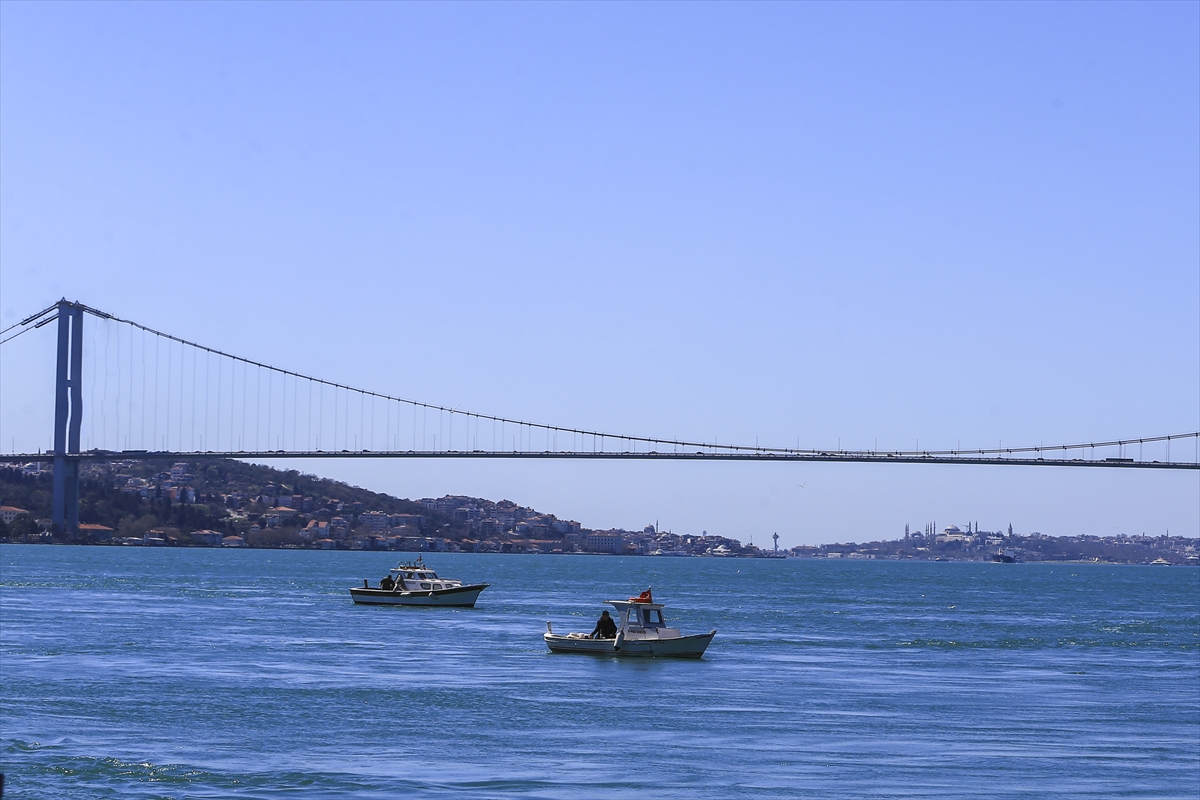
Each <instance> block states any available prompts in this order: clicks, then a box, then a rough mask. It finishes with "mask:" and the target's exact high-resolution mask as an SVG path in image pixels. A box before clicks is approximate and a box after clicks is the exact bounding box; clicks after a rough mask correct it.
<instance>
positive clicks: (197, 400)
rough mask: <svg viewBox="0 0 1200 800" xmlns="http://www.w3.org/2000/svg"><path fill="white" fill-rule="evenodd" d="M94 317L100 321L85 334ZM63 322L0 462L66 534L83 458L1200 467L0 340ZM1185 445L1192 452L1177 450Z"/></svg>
mask: <svg viewBox="0 0 1200 800" xmlns="http://www.w3.org/2000/svg"><path fill="white" fill-rule="evenodd" d="M85 315H87V316H90V317H92V320H93V321H92V323H90V324H89V325H88V326H87V331H85V326H84V324H83V319H84V316H85ZM56 320H57V322H58V347H57V372H56V381H55V398H54V432H53V445H52V446H51V447H50V448H47V449H46V451H44V452H43V451H38V452H15V451H16V448H15V447H14V452H11V453H7V454H3V455H0V463H3V462H8V463H20V462H35V461H42V462H44V461H47V460H52V461H53V464H54V500H53V514H52V519H53V522H54V524H55V525H56V526H58V529H59V530H64V531H67V532H73V531H76V530H77V529H78V525H79V477H80V464H81V463H82V462H84V461H87V460H122V459H137V460H148V459H160V460H194V459H203V458H259V459H263V458H271V459H282V458H460V459H461V458H505V459H514V458H516V459H519V458H538V459H554V458H558V459H642V460H656V459H658V460H702V461H775V462H791V461H820V462H860V463H861V462H866V463H883V464H990V465H1003V466H1058V467H1089V468H1114V467H1115V468H1122V469H1191V470H1195V469H1200V431H1194V432H1190V433H1182V434H1170V435H1160V436H1141V437H1131V438H1126V439H1106V440H1102V441H1091V442H1078V443H1075V444H1062V445H1050V446H1045V445H1037V446H1025V447H1003V446H1002V445H1001V446H998V447H995V448H981V449H972V450H959V449H955V450H919V449H917V450H891V451H879V450H843V449H841V448H840V447H839V448H837V449H802V448H800V447H795V448H792V447H766V446H759V445H757V444H756V445H754V446H750V445H739V444H719V443H717V442H699V441H692V440H683V439H673V438H660V437H652V436H633V435H629V434H617V433H607V432H603V431H597V430H591V429H584V428H571V427H566V426H560V425H551V424H545V423H536V422H529V421H526V420H516V419H510V418H507V417H501V416H495V415H490V414H481V413H477V412H472V411H465V410H462V409H459V408H446V407H444V406H439V405H435V404H432V403H424V402H421V401H417V400H411V399H405V398H400V397H394V396H391V395H387V394H382V393H379V392H372V391H369V390H366V389H359V388H355V387H352V386H347V385H344V384H340V383H337V382H334V381H328V380H324V379H321V378H317V377H314V376H310V375H304V374H301V373H298V372H295V371H292V370H287V369H281V368H278V367H274V366H271V365H269V364H265V363H262V362H258V361H254V360H251V359H248V358H243V357H241V356H236V355H233V354H230V353H225V352H222V351H220V350H216V349H214V348H211V347H206V346H204V345H201V344H198V343H196V342H191V341H188V340H186V339H183V338H180V337H177V336H172V335H170V334H168V333H163V332H162V331H157V330H154V329H152V328H149V327H147V326H145V325H141V324H139V323H137V322H133V321H131V320H126V319H121V318H119V317H117V316H114V315H112V314H108V313H105V312H103V311H99V310H97V309H94V308H90V307H89V306H86V305H83V304H82V303H77V302H71V301H68V300H65V299H64V300H60V301H59V302H58V303H55V304H54V305H52V306H49V307H47V308H45V309H43V310H42V311H39V312H38V313H37V314H34V315H32V316H30V317H27V318H26V319H24V320H22V321H21V322H19V323H17V324H15V325H12V326H10V327H8V328H7V329H5V330H3V331H0V345H3V344H7V343H9V342H11V341H13V340H14V339H16V338H18V337H20V336H23V335H24V334H26V333H29V332H30V331H34V330H38V329H41V328H44V327H46V326H48V325H50V323H52V322H54V321H56ZM85 352H86V355H87V356H88V358H87V359H86V360H85V358H84V356H85ZM85 386H86V387H87V389H88V392H87V395H88V397H89V402H88V404H87V408H86V409H85V405H84V400H83V398H84V394H85V393H84V388H85ZM97 394H98V395H99V396H98V397H97ZM85 412H86V413H85ZM85 417H86V419H85ZM1181 440H1184V441H1181ZM1187 440H1190V444H1191V447H1186V446H1185V447H1183V448H1181V447H1180V445H1186V444H1187V443H1188V442H1187ZM1135 445H1136V451H1135V450H1134V446H1135ZM1172 445H1174V446H1175V453H1176V455H1179V454H1180V452H1181V450H1183V451H1184V452H1185V453H1188V451H1190V453H1188V454H1190V455H1193V459H1192V460H1191V461H1181V460H1172V458H1171V449H1172ZM1135 452H1136V457H1135Z"/></svg>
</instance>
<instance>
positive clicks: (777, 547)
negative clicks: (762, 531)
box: [771, 533, 779, 555]
mask: <svg viewBox="0 0 1200 800" xmlns="http://www.w3.org/2000/svg"><path fill="white" fill-rule="evenodd" d="M771 538H772V539H774V540H775V555H779V534H778V533H773V534H771Z"/></svg>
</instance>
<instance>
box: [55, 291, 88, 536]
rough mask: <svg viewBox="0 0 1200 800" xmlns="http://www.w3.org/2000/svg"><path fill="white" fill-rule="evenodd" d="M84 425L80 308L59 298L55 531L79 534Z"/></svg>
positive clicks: (81, 317)
mask: <svg viewBox="0 0 1200 800" xmlns="http://www.w3.org/2000/svg"><path fill="white" fill-rule="evenodd" d="M82 424H83V307H82V306H80V305H78V304H76V303H71V302H68V301H67V300H66V299H65V298H64V299H62V300H60V301H58V371H57V375H56V379H55V390H54V499H53V508H52V510H51V521H52V522H53V523H54V526H55V530H59V531H63V532H65V533H66V534H67V535H68V536H71V537H72V538H74V537H75V536H76V535H78V533H79V429H80V427H81V425H82Z"/></svg>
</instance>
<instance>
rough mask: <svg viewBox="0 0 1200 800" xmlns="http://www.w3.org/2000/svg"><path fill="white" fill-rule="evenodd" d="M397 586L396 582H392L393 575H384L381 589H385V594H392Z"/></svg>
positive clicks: (380, 585)
mask: <svg viewBox="0 0 1200 800" xmlns="http://www.w3.org/2000/svg"><path fill="white" fill-rule="evenodd" d="M395 586H396V582H395V581H393V580H392V576H391V575H384V576H383V580H381V581H380V582H379V588H380V589H383V590H384V591H385V592H390V591H391V590H392V589H393V588H395Z"/></svg>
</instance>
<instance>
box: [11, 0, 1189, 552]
mask: <svg viewBox="0 0 1200 800" xmlns="http://www.w3.org/2000/svg"><path fill="white" fill-rule="evenodd" d="M63 295H66V296H67V297H69V298H71V299H78V300H80V301H82V302H85V303H87V304H89V305H92V306H95V307H98V308H102V309H105V310H108V311H111V312H113V313H117V314H120V315H121V316H125V317H129V318H133V319H136V320H138V321H140V322H143V323H145V324H148V325H151V326H153V327H156V328H159V329H163V330H168V331H170V332H172V333H176V334H178V335H181V336H185V337H187V338H190V339H194V340H199V341H202V342H205V343H208V344H211V345H212V346H214V347H218V348H221V349H225V350H229V351H233V352H236V353H239V354H242V355H245V356H248V357H251V358H258V359H261V360H264V361H268V362H271V363H276V364H279V365H280V366H284V367H288V368H292V369H296V370H299V371H305V372H309V373H316V374H318V375H321V376H323V377H328V378H329V379H332V380H337V381H342V382H345V383H350V384H353V385H358V386H364V387H366V388H370V389H375V390H377V391H381V392H386V393H390V394H396V395H400V396H405V397H414V398H418V399H420V400H425V401H428V402H432V403H436V404H441V405H445V406H448V407H458V408H466V409H471V410H477V411H480V412H484V413H491V414H499V415H506V416H512V417H518V418H523V419H533V420H537V421H544V422H548V423H555V424H563V425H568V426H578V427H589V428H598V429H605V430H617V431H622V432H627V433H631V434H646V435H656V436H679V437H685V438H693V439H711V438H713V437H718V438H719V439H720V440H721V441H740V442H745V443H753V442H754V441H755V439H756V437H757V439H758V440H759V441H761V442H762V443H764V444H779V445H784V446H786V445H794V444H795V443H796V442H797V440H799V442H800V443H801V445H802V446H804V447H836V446H837V444H838V442H839V440H840V442H841V445H842V446H843V447H847V448H869V447H874V446H875V442H876V440H877V441H878V447H879V448H880V449H911V448H913V447H915V446H916V443H917V442H918V440H919V441H920V443H921V446H922V448H926V447H931V448H932V447H938V448H941V447H945V448H951V447H955V446H958V445H959V443H961V446H962V447H964V448H968V447H989V446H995V445H996V444H998V443H999V442H1001V441H1003V442H1004V443H1005V444H1013V445H1017V444H1038V443H1041V442H1044V443H1047V444H1048V443H1060V442H1067V441H1076V440H1096V439H1107V438H1116V437H1131V436H1144V435H1154V434H1159V433H1174V432H1182V431H1190V430H1196V429H1198V428H1200V4H1197V3H1194V2H1192V3H1185V2H1175V3H1153V2H1140V3H1128V4H1122V3H1091V4H1088V3H1053V4H1049V3H1048V4H1034V3H997V4H988V3H959V4H950V3H931V4H902V3H880V4H871V3H848V4H820V3H803V4H800V3H796V4H784V3H770V4H753V3H737V4H719V3H705V4H685V3H670V4H649V3H639V4H613V3H603V4H602V3H594V4H546V3H538V4H532V3H531V4H503V3H488V4H468V3H454V4H415V3H404V4H399V3H396V4H386V3H364V4H354V3H338V4H320V3H305V4H288V3H261V4H253V3H219V4H218V3H213V4H205V3H157V4H155V3H137V4H107V3H19V2H3V3H0V322H2V323H3V324H4V325H8V324H11V323H12V322H14V321H16V320H18V319H20V318H21V317H22V316H24V315H26V314H28V313H31V312H32V311H35V310H37V309H39V308H42V307H44V306H46V305H48V304H50V303H51V302H53V301H55V300H57V299H58V298H59V297H60V296H63ZM32 336H33V334H31V335H30V336H29V337H24V338H23V339H22V340H20V342H21V344H20V345H18V344H17V343H14V344H13V345H6V346H5V354H4V363H3V364H2V367H3V383H4V387H3V389H4V395H5V396H4V408H3V413H2V414H0V416H2V417H3V419H0V425H3V428H4V430H0V441H3V443H4V447H5V449H8V448H9V446H10V444H11V442H12V441H13V440H15V439H22V440H23V438H30V437H32V438H31V440H30V441H31V446H40V445H42V439H41V438H39V437H40V436H41V434H40V433H30V431H40V430H41V428H40V427H39V426H41V423H40V422H38V421H37V420H38V419H40V417H39V414H42V413H43V412H44V410H45V409H44V403H45V402H48V396H46V395H45V393H44V392H42V391H41V387H43V386H44V381H45V380H46V379H47V378H48V376H49V368H48V365H47V364H45V363H43V362H41V361H39V360H38V358H40V355H39V356H37V357H35V355H31V353H34V351H35V350H36V349H37V346H26V345H24V342H25V340H26V339H30V338H31V337H32ZM21 347H23V348H25V349H20V348H21ZM10 348H13V350H12V352H9V351H10ZM37 352H39V353H40V352H41V351H37ZM38 370H44V371H45V372H46V376H42V375H41V374H40V373H38ZM35 373H37V374H35ZM33 386H36V387H38V392H40V394H39V393H38V392H31V391H25V390H26V388H27V387H33ZM22 392H24V394H22ZM48 437H49V433H48V431H47V432H46V434H45V437H44V438H48ZM18 449H21V447H20V443H19V442H18ZM1173 455H1175V456H1176V457H1178V453H1174V454H1173ZM303 468H305V469H307V470H309V471H313V472H319V473H322V474H327V475H330V476H333V477H340V478H344V479H348V480H350V481H352V482H355V483H358V484H360V485H363V486H366V487H368V488H373V489H377V490H381V491H388V492H392V493H395V494H399V495H402V496H411V497H421V496H427V495H435V496H438V495H442V494H446V493H452V494H473V495H478V496H484V497H490V498H492V499H500V498H502V497H504V498H509V499H512V500H515V501H517V502H520V503H524V504H528V505H533V506H536V507H537V508H539V509H541V510H544V511H549V512H553V513H556V514H558V515H559V516H561V517H567V518H574V519H578V520H579V521H581V522H582V523H583V524H584V525H586V526H590V527H609V526H619V527H628V528H637V527H641V526H643V525H645V524H647V523H649V522H653V521H655V520H658V521H659V522H660V523H661V525H662V527H663V528H671V529H673V530H675V531H677V532H689V533H699V532H700V531H701V530H707V531H709V532H710V533H720V534H723V535H729V536H734V537H737V538H740V539H743V540H748V539H751V538H752V539H753V540H754V541H755V542H756V543H765V542H766V541H767V540H768V537H769V536H770V534H771V533H772V532H773V531H778V532H779V533H780V537H781V540H782V543H784V544H787V545H792V544H799V543H805V542H821V541H835V540H838V541H845V540H858V541H862V540H867V539H873V538H879V537H894V536H897V535H900V534H902V533H903V528H904V525H905V523H906V522H907V523H910V524H912V525H913V526H914V527H917V528H920V527H921V526H922V525H923V524H924V523H925V522H927V521H930V520H934V519H936V520H937V521H938V524H939V526H942V525H945V524H949V523H957V524H960V525H961V524H964V523H966V522H967V521H972V522H974V521H976V520H978V522H979V524H980V526H981V527H983V528H996V527H1001V526H1006V525H1008V524H1009V523H1010V522H1011V523H1012V524H1013V526H1014V528H1015V529H1016V530H1018V531H1029V530H1040V531H1042V532H1045V533H1049V534H1058V535H1067V534H1078V533H1100V534H1108V533H1117V532H1125V533H1140V532H1143V531H1145V532H1148V533H1161V532H1164V531H1166V530H1168V529H1169V530H1170V531H1171V533H1173V534H1176V533H1179V534H1186V535H1191V536H1195V535H1197V534H1198V532H1200V476H1198V475H1197V474H1196V473H1189V474H1166V473H1153V474H1148V473H1141V472H1138V473H1133V472H1117V471H1091V470H1086V471H1072V470H1063V469H1016V468H985V467H957V468H951V467H895V466H893V467H887V466H870V465H863V466H843V465H698V464H678V463H666V464H645V463H633V464H630V463H607V464H574V463H565V464H564V463H558V462H555V463H505V462H495V463H487V464H477V463H473V462H461V463H453V462H451V463H441V464H437V465H429V464H426V463H405V462H395V463H370V464H358V463H355V464H346V463H340V462H336V463H335V462H320V463H311V464H305V465H303Z"/></svg>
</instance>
